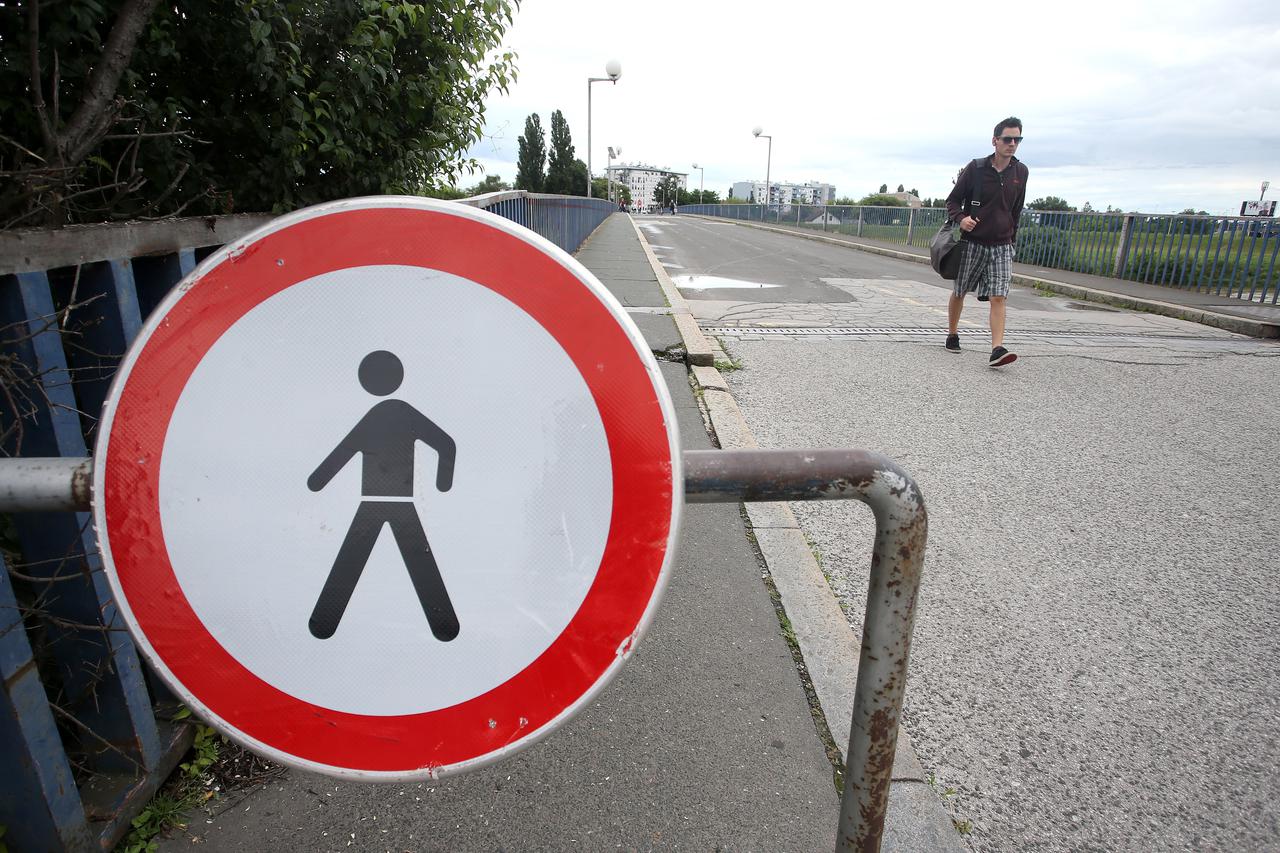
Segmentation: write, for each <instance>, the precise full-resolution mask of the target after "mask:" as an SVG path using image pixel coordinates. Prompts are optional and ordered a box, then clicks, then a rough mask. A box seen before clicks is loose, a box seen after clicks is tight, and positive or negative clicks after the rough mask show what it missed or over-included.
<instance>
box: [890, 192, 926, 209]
mask: <svg viewBox="0 0 1280 853" xmlns="http://www.w3.org/2000/svg"><path fill="white" fill-rule="evenodd" d="M888 195H891V196H893V197H894V198H896V199H897V200H898V201H905V202H906V203H907V207H924V202H922V201H921V200H920V196H918V195H913V194H911V193H888Z"/></svg>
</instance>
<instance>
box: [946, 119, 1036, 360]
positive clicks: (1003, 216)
mask: <svg viewBox="0 0 1280 853" xmlns="http://www.w3.org/2000/svg"><path fill="white" fill-rule="evenodd" d="M1021 142H1022V121H1021V120H1020V119H1017V118H1014V117H1012V116H1010V117H1009V118H1007V119H1005V120H1004V121H1002V122H1000V123H999V124H997V125H996V126H995V130H994V131H993V133H992V136H991V147H992V148H994V149H995V151H994V153H992V154H991V155H990V156H988V157H986V158H984V159H982V160H974V161H973V162H971V163H970V164H969V165H968V166H965V167H964V169H963V170H962V171H961V172H960V177H958V178H957V179H956V185H955V187H954V188H953V189H952V190H951V195H949V196H947V216H949V217H951V219H952V220H953V221H957V220H958V221H959V223H960V230H962V231H964V232H965V233H964V240H963V241H962V242H961V247H960V251H962V252H963V253H964V254H963V256H962V257H961V259H960V273H959V274H958V275H957V276H956V282H955V288H954V289H953V290H952V292H951V299H950V301H949V302H948V303H947V332H948V334H947V349H948V350H949V351H950V352H960V335H959V328H960V312H961V311H962V310H964V297H965V295H966V294H967V293H969V292H970V291H972V292H975V293H977V295H978V301H979V302H986V301H987V300H990V301H991V358H990V360H989V361H988V362H987V364H988V365H990V366H991V367H1004V366H1005V365H1006V364H1011V363H1013V362H1014V361H1015V360H1016V359H1017V358H1018V356H1017V355H1015V354H1014V353H1012V352H1009V350H1007V349H1005V347H1004V318H1005V300H1006V299H1007V298H1008V296H1009V279H1010V277H1011V276H1012V275H1013V246H1014V243H1015V242H1017V239H1018V218H1019V217H1020V216H1021V215H1022V204H1023V201H1024V200H1025V199H1026V192H1027V167H1026V166H1025V165H1023V163H1022V161H1020V160H1019V159H1018V158H1017V157H1015V156H1013V155H1014V152H1015V151H1017V150H1018V145H1019V143H1021ZM966 202H968V204H967V205H966Z"/></svg>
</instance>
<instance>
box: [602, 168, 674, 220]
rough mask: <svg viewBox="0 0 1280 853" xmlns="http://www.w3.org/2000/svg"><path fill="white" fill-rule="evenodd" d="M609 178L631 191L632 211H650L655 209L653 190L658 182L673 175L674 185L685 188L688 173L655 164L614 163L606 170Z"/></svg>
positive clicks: (656, 203)
mask: <svg viewBox="0 0 1280 853" xmlns="http://www.w3.org/2000/svg"><path fill="white" fill-rule="evenodd" d="M606 171H607V172H608V176H609V180H611V181H615V182H617V183H620V184H624V185H625V186H626V187H627V189H628V190H630V191H631V210H632V212H634V213H652V212H653V211H655V210H656V209H657V206H658V199H657V198H656V197H655V191H656V190H657V188H658V184H660V183H662V181H664V180H665V179H667V178H669V177H672V176H674V177H675V179H676V186H677V187H679V188H680V189H682V190H687V189H688V188H689V186H688V179H689V173H688V172H676V171H673V170H671V169H659V168H657V167H656V166H648V165H642V164H635V165H627V164H626V163H616V164H614V165H613V166H611V167H609V168H608V169H607V170H606Z"/></svg>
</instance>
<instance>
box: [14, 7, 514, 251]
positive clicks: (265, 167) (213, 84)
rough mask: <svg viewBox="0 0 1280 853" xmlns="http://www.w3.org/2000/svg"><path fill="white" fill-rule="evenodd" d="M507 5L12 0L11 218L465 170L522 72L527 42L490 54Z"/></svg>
mask: <svg viewBox="0 0 1280 853" xmlns="http://www.w3.org/2000/svg"><path fill="white" fill-rule="evenodd" d="M512 8H513V6H512V0H432V2H429V3H428V2H410V0H181V2H180V3H166V4H158V3H157V0H60V2H54V3H50V2H44V3H36V2H32V0H19V2H17V3H16V4H9V7H8V8H6V9H0V22H2V23H3V25H4V30H3V31H0V109H2V111H3V114H4V123H3V124H4V131H3V132H4V138H3V139H0V146H2V147H0V173H4V174H5V177H6V178H7V179H9V180H6V181H5V187H4V190H3V191H0V225H4V226H6V227H12V226H15V225H33V224H41V223H45V224H62V223H64V222H69V221H96V220H101V219H110V218H128V217H137V216H149V215H161V214H172V213H177V212H187V213H224V212H230V211H234V210H254V211H267V210H272V211H282V210H288V209H293V208H297V207H300V206H304V205H308V204H314V203H317V202H321V201H326V200H330V199H334V198H342V197H347V196H356V195H364V194H370V193H386V192H416V191H419V190H422V189H424V188H426V187H428V186H431V185H437V184H443V183H452V182H454V181H455V180H456V178H457V177H458V176H459V175H460V174H461V173H462V172H463V171H464V170H470V169H472V168H474V167H475V162H474V160H467V159H465V152H466V150H467V149H468V148H469V147H470V146H471V145H472V144H473V143H474V142H475V141H477V140H478V139H479V138H480V135H481V131H482V128H483V124H484V100H485V98H486V97H487V96H488V95H489V94H490V93H491V92H492V91H494V90H498V91H506V90H507V88H508V86H509V85H510V83H511V82H512V80H513V79H514V75H515V66H514V60H515V57H514V54H512V53H510V52H506V53H501V54H498V55H496V56H492V55H491V53H492V52H493V51H494V49H495V48H496V47H497V46H498V45H499V43H500V42H501V39H502V36H503V34H504V33H505V31H506V29H507V28H508V27H509V26H510V24H511V22H512ZM32 32H34V33H36V36H35V38H32V37H31V35H30V33H32ZM100 46H102V47H100ZM33 67H34V68H35V69H36V71H37V73H36V74H35V75H33V74H32V68H33ZM117 72H118V73H117Z"/></svg>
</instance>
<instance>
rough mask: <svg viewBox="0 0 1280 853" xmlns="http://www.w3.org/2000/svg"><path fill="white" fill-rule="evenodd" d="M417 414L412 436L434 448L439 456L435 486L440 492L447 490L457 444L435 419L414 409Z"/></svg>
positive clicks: (451, 482) (450, 485)
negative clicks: (437, 424)
mask: <svg viewBox="0 0 1280 853" xmlns="http://www.w3.org/2000/svg"><path fill="white" fill-rule="evenodd" d="M414 413H415V414H416V415H417V416H418V417H417V418H416V419H415V421H416V422H415V424H414V426H415V428H416V429H415V432H416V435H415V436H414V437H415V438H417V439H418V440H419V441H421V442H422V443H424V444H426V445H427V446H428V447H431V448H432V449H434V450H435V452H436V453H437V454H439V456H440V462H439V466H438V467H437V468H436V488H437V489H439V490H440V491H442V492H447V491H449V489H450V488H452V487H453V465H454V462H455V460H456V458H457V455H458V445H457V444H456V443H455V442H454V440H453V439H452V438H450V437H449V433H447V432H445V431H444V430H442V429H440V427H438V426H436V424H435V421H433V420H431V418H429V417H427V416H426V415H424V414H422V413H421V412H418V411H416V410H414Z"/></svg>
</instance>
